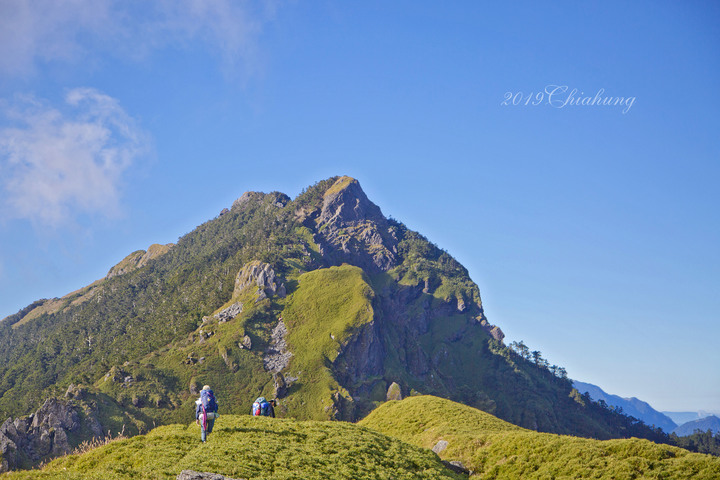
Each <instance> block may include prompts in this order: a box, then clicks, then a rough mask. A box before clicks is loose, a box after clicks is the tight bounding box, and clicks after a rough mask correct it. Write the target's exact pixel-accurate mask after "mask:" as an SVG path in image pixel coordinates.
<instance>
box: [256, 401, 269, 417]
mask: <svg viewBox="0 0 720 480" xmlns="http://www.w3.org/2000/svg"><path fill="white" fill-rule="evenodd" d="M252 414H253V415H254V416H256V417H259V416H261V415H262V416H265V417H267V416H268V415H270V404H269V403H268V401H267V400H265V397H258V398H257V400H255V401H254V402H253V406H252Z"/></svg>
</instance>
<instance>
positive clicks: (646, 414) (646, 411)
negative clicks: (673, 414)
mask: <svg viewBox="0 0 720 480" xmlns="http://www.w3.org/2000/svg"><path fill="white" fill-rule="evenodd" d="M573 386H574V387H575V388H576V389H577V390H578V391H579V392H580V393H588V394H589V395H590V397H591V398H592V399H593V400H595V401H600V400H602V401H604V402H605V403H607V404H608V405H610V406H611V407H615V408H618V407H620V408H622V411H623V413H625V414H626V415H630V416H631V417H635V418H637V419H638V420H642V421H643V422H645V423H646V424H648V425H654V426H655V427H660V428H661V429H662V430H663V431H664V432H666V433H670V432H672V431H673V430H675V428H677V426H678V425H677V423H676V422H674V421H673V419H672V418H670V417H669V416H667V415H664V414H662V413H660V412H658V411H657V410H655V409H654V408H652V407H651V406H650V405H649V404H648V403H647V402H643V401H642V400H638V399H637V398H635V397H632V398H622V397H619V396H617V395H611V394H609V393H606V392H605V391H604V390H603V389H602V388H600V387H598V386H597V385H593V384H591V383H584V382H579V381H577V380H574V381H573ZM690 433H692V432H690Z"/></svg>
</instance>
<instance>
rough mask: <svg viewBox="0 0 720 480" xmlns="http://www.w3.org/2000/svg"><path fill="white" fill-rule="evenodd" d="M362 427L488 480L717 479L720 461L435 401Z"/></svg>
mask: <svg viewBox="0 0 720 480" xmlns="http://www.w3.org/2000/svg"><path fill="white" fill-rule="evenodd" d="M359 424H360V425H363V426H365V427H368V428H370V429H373V430H375V431H378V432H382V433H385V434H387V435H392V436H394V437H397V438H399V439H401V440H403V441H406V442H408V443H412V444H414V445H418V446H421V447H425V448H432V447H433V446H434V445H435V444H436V443H437V442H438V441H439V440H445V441H446V442H448V446H447V448H446V449H445V450H444V451H442V452H441V453H440V457H441V458H442V459H445V460H460V461H462V462H463V463H464V465H465V466H466V467H467V468H469V469H471V470H473V471H474V476H478V477H479V478H483V479H490V478H497V479H513V478H608V479H610V478H612V479H626V478H627V479H630V478H650V479H655V478H656V479H682V478H687V479H708V480H709V479H718V478H720V458H716V457H711V456H709V455H700V454H695V453H690V452H688V451H686V450H683V449H680V448H676V447H671V446H668V445H658V444H655V443H652V442H649V441H647V440H639V439H635V438H633V439H627V440H608V441H599V440H591V439H585V438H578V437H571V436H563V435H553V434H548V433H538V432H534V431H531V430H526V429H522V428H520V427H516V426H514V425H512V424H509V423H506V422H504V421H502V420H499V419H497V418H495V417H493V416H492V415H490V414H487V413H485V412H482V411H480V410H476V409H474V408H471V407H468V406H465V405H462V404H459V403H455V402H452V401H450V400H445V399H441V398H437V397H432V396H418V397H409V398H406V399H405V400H402V401H400V402H397V401H393V402H388V403H385V404H383V405H381V406H380V407H379V408H377V409H376V410H375V411H373V412H372V413H370V415H368V416H367V417H366V418H365V419H363V420H362V421H360V422H359Z"/></svg>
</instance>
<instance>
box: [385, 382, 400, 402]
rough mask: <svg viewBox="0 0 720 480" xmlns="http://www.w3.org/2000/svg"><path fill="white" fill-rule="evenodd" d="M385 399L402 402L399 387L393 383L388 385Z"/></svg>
mask: <svg viewBox="0 0 720 480" xmlns="http://www.w3.org/2000/svg"><path fill="white" fill-rule="evenodd" d="M386 398H387V400H388V401H390V400H402V399H403V395H402V389H401V388H400V385H398V383H397V382H393V383H391V384H390V386H389V387H388V390H387V395H386Z"/></svg>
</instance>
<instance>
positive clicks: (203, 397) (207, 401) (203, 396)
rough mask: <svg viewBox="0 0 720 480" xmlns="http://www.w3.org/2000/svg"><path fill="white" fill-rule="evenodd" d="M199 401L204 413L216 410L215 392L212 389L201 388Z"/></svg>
mask: <svg viewBox="0 0 720 480" xmlns="http://www.w3.org/2000/svg"><path fill="white" fill-rule="evenodd" d="M200 403H202V407H203V410H204V411H205V412H206V413H210V412H217V410H218V404H217V401H215V394H214V393H213V391H212V390H203V391H201V392H200Z"/></svg>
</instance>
